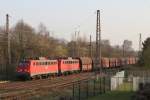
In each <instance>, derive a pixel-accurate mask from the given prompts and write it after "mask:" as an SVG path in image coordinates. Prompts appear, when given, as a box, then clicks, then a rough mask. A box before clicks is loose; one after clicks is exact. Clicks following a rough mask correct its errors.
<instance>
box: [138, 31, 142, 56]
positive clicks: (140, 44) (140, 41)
mask: <svg viewBox="0 0 150 100" xmlns="http://www.w3.org/2000/svg"><path fill="white" fill-rule="evenodd" d="M141 51H142V35H141V33H140V36H139V57H140V56H141Z"/></svg>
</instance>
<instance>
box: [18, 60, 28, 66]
mask: <svg viewBox="0 0 150 100" xmlns="http://www.w3.org/2000/svg"><path fill="white" fill-rule="evenodd" d="M28 65H29V61H21V62H20V63H19V67H27V66H28Z"/></svg>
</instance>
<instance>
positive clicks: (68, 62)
mask: <svg viewBox="0 0 150 100" xmlns="http://www.w3.org/2000/svg"><path fill="white" fill-rule="evenodd" d="M58 62H59V64H58V67H59V71H60V73H62V74H63V73H66V72H77V71H80V63H79V59H72V58H67V59H59V60H58Z"/></svg>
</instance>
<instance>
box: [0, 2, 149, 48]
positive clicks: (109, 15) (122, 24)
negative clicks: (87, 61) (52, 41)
mask: <svg viewBox="0 0 150 100" xmlns="http://www.w3.org/2000/svg"><path fill="white" fill-rule="evenodd" d="M0 1H1V3H0V25H4V24H5V14H6V13H9V14H10V16H11V18H10V24H11V26H13V25H14V24H15V23H16V22H17V21H18V20H20V19H23V20H24V21H25V22H27V23H28V24H30V25H31V26H33V27H34V28H36V29H37V27H38V25H39V23H41V22H42V23H44V24H45V25H46V26H47V28H48V30H50V31H52V32H53V33H54V36H55V37H58V38H65V39H67V40H70V39H71V34H73V33H74V31H75V30H76V28H77V27H78V26H80V27H78V29H77V30H80V34H81V35H82V36H83V35H85V36H86V37H87V38H88V37H89V35H90V34H92V39H93V40H95V30H96V29H95V27H96V25H95V24H96V13H95V12H96V10H97V9H100V10H101V27H102V39H109V40H110V42H111V44H113V45H116V44H119V45H121V44H122V42H123V40H124V39H129V40H132V42H133V47H134V48H135V49H138V38H139V33H142V36H143V40H144V39H145V38H146V37H148V36H150V33H149V32H150V28H149V26H150V1H149V0H0Z"/></svg>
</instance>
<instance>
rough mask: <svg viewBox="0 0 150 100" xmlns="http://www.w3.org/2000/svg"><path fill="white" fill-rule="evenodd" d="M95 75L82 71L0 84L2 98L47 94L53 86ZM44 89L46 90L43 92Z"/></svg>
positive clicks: (0, 97)
mask: <svg viewBox="0 0 150 100" xmlns="http://www.w3.org/2000/svg"><path fill="white" fill-rule="evenodd" d="M94 77H95V73H80V74H73V75H69V76H63V77H57V78H54V79H41V80H34V81H27V82H14V83H5V84H0V90H1V94H0V99H9V100H13V99H20V98H24V99H25V98H27V97H32V96H35V95H37V94H40V95H43V94H46V92H45V91H49V90H50V89H52V88H58V87H64V86H68V85H72V84H73V83H76V82H78V81H80V80H88V79H91V78H94ZM43 91H44V92H43Z"/></svg>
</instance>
